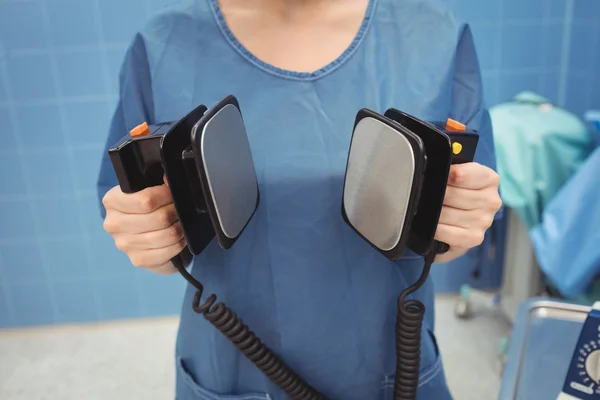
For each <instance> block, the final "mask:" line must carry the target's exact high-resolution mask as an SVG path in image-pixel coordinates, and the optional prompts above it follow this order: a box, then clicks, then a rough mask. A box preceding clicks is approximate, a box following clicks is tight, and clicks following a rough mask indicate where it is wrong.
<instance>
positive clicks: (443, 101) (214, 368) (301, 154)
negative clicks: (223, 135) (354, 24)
mask: <svg viewBox="0 0 600 400" xmlns="http://www.w3.org/2000/svg"><path fill="white" fill-rule="evenodd" d="M415 15H419V18H414V16H415ZM411 16H412V17H411ZM427 22H430V23H431V25H427ZM424 23H425V25H423V24H424ZM457 36H458V28H457V26H456V25H455V24H454V23H453V21H452V20H451V19H450V18H449V17H448V16H447V15H445V14H444V11H443V10H441V9H437V8H435V7H434V6H431V5H429V4H427V3H423V2H420V1H419V2H417V1H406V2H399V4H398V5H394V7H393V8H392V1H391V0H379V1H377V2H372V3H371V4H370V6H369V9H368V11H367V14H366V18H365V20H364V21H363V24H362V26H361V29H360V32H359V33H358V35H357V36H356V38H355V40H354V42H353V43H352V44H351V45H350V47H349V48H348V49H347V50H346V51H345V53H344V54H343V55H341V56H340V57H339V58H338V59H336V60H335V61H333V62H332V63H330V64H329V65H327V66H326V67H324V68H323V69H321V70H319V71H317V72H315V73H313V74H308V73H292V72H289V71H284V70H280V69H277V68H274V67H272V66H270V65H267V64H265V63H262V62H261V61H260V60H258V59H256V58H255V57H254V56H252V55H251V54H249V53H248V52H247V51H246V50H245V49H244V48H243V47H242V46H241V45H240V44H239V43H238V42H237V41H236V40H235V39H234V38H233V35H232V34H231V32H230V31H229V30H228V28H227V26H226V24H225V22H224V19H223V17H222V15H221V14H220V11H219V9H218V6H217V4H216V1H215V0H209V1H204V0H202V1H199V0H198V1H190V2H187V3H185V4H181V5H178V6H175V7H174V8H173V9H172V10H170V11H168V12H167V11H165V12H164V13H162V14H161V15H160V16H159V17H157V18H156V19H155V21H154V24H153V25H150V28H149V29H148V30H147V31H146V32H145V41H146V47H147V52H148V59H149V61H150V66H151V75H152V83H153V96H154V110H155V115H156V120H157V121H165V120H173V119H176V118H179V117H181V116H182V115H184V114H185V113H187V112H188V111H189V110H191V109H192V108H194V107H196V106H197V105H198V104H205V105H207V106H208V107H211V106H213V105H214V104H215V103H217V102H218V101H219V100H220V99H222V98H223V97H225V96H226V95H229V94H233V95H235V96H236V97H237V99H238V100H239V103H240V106H241V111H242V115H243V118H244V121H245V124H246V129H247V133H248V136H249V140H250V146H251V150H252V154H253V158H254V162H255V167H256V171H257V175H258V181H259V190H260V199H261V202H260V205H259V207H258V210H257V212H256V214H255V216H254V218H253V219H252V221H251V222H250V224H249V225H248V227H247V228H246V230H245V231H244V233H243V234H242V235H241V237H240V238H239V240H238V241H237V242H236V244H235V245H234V247H233V248H232V249H230V250H222V249H221V248H219V247H218V245H217V244H216V243H215V242H214V241H213V243H211V245H210V246H209V247H208V248H207V249H206V250H205V251H204V252H203V253H202V254H201V255H199V256H197V257H196V259H195V262H194V267H193V275H194V276H195V277H196V278H198V279H199V280H200V281H201V282H203V284H204V285H205V292H206V293H215V294H216V295H217V296H218V299H219V300H220V301H223V302H224V303H225V304H227V305H228V306H229V307H231V308H232V309H233V310H234V311H235V312H236V313H237V314H238V315H239V316H240V317H241V318H242V319H243V320H244V322H245V323H247V324H248V325H249V326H250V328H251V329H252V330H253V331H254V332H255V333H257V334H258V336H259V337H260V338H261V339H262V340H263V341H264V342H265V343H266V344H267V345H268V346H269V347H270V348H271V349H272V350H274V351H275V352H276V353H277V354H279V355H280V356H281V357H282V358H283V359H284V360H285V362H286V364H288V365H289V366H290V367H292V368H293V369H294V370H296V372H298V373H299V374H300V375H301V376H302V377H303V378H304V379H306V380H307V381H308V382H310V383H311V384H312V385H313V386H315V387H316V388H318V389H319V390H321V391H322V392H323V393H324V394H325V395H326V396H328V397H329V398H332V399H343V400H353V399H356V400H365V399H378V398H382V399H383V398H385V397H383V396H391V386H392V385H393V383H392V380H393V374H394V370H395V346H394V324H395V317H396V298H397V296H398V294H399V293H400V291H401V290H402V289H403V288H405V287H406V286H407V285H409V284H410V283H412V282H413V281H415V280H416V279H417V277H418V275H419V273H420V272H421V268H422V259H420V258H417V257H415V256H414V254H411V253H409V252H407V253H406V257H405V259H403V260H401V261H399V262H394V261H390V260H388V259H386V258H385V257H383V256H382V255H380V254H379V253H378V252H376V251H375V250H373V249H372V248H371V247H370V246H369V245H368V244H367V243H366V242H364V241H363V240H361V239H360V238H359V237H358V236H357V235H356V234H355V233H354V232H353V231H352V230H351V228H350V227H348V226H347V225H346V224H345V223H344V222H343V220H342V216H341V195H342V184H343V178H344V171H345V166H346V158H347V155H348V149H349V144H350V138H351V134H352V127H353V123H354V118H355V116H356V113H357V112H358V110H359V109H360V108H363V107H365V108H370V109H372V110H374V111H377V112H384V111H385V110H386V109H387V108H389V107H395V108H398V109H401V110H403V111H406V112H409V113H412V114H414V115H417V116H419V117H421V118H424V119H431V120H444V119H445V118H447V117H448V114H449V112H450V99H451V91H450V87H451V80H452V64H453V57H454V50H455V46H456V40H457ZM430 43H436V46H435V49H436V51H429V50H428V48H427V46H428V44H430ZM174 81H175V82H176V83H177V84H176V85H174V84H173V82H174ZM192 296H193V290H191V288H189V289H188V291H187V293H186V296H185V299H184V304H183V312H182V320H181V327H180V332H179V338H178V344H177V356H178V361H177V362H178V368H179V371H178V373H179V375H178V398H180V399H183V400H187V399H188V398H189V399H192V398H199V399H203V398H206V399H218V398H221V397H218V396H217V395H216V393H221V394H223V393H225V394H237V395H240V396H241V397H239V398H244V399H247V398H266V397H265V395H259V396H258V397H248V396H245V395H247V394H248V393H268V394H269V396H270V398H273V399H282V398H284V397H282V394H281V392H280V391H279V390H278V388H276V387H274V385H273V384H272V383H271V382H270V381H269V380H268V379H267V378H266V377H265V376H264V375H263V374H262V372H260V371H259V370H258V369H257V368H256V367H255V366H254V365H252V364H251V362H250V361H248V360H246V359H245V358H244V357H243V355H242V354H241V353H239V351H238V350H237V349H235V348H234V347H233V346H232V345H231V344H230V343H229V342H228V341H227V339H225V338H224V337H222V335H221V334H220V333H219V332H218V331H216V330H215V328H214V327H213V326H211V325H210V324H209V323H208V322H206V321H205V320H204V319H203V318H202V316H200V315H197V314H195V313H194V312H193V311H192V310H191V301H192ZM416 297H417V298H419V299H421V300H422V301H423V302H425V304H426V306H427V310H428V311H427V317H426V321H425V326H424V330H423V331H424V338H423V350H422V363H421V368H422V376H421V382H422V383H424V382H425V383H426V382H427V380H428V379H429V380H431V379H432V378H433V377H434V375H436V374H438V373H439V374H441V372H440V370H441V366H440V361H439V358H438V355H437V349H436V346H435V343H434V340H433V338H432V336H431V332H432V331H433V290H432V287H431V283H430V282H428V283H427V284H426V285H425V286H424V287H423V288H422V289H421V290H420V291H419V292H418V293H417V294H416ZM442 378H443V377H442ZM429 385H434V386H435V385H438V386H439V389H437V390H440V392H429V393H438V394H441V393H444V394H445V393H446V392H445V389H443V380H438V381H431V382H430V383H429ZM422 390H428V389H426V388H424V389H422ZM431 390H433V389H431ZM442 391H443V392H442ZM193 396H195V397H193ZM428 397H430V396H429V395H428ZM223 398H237V397H223ZM437 398H443V397H439V396H438V397H437Z"/></svg>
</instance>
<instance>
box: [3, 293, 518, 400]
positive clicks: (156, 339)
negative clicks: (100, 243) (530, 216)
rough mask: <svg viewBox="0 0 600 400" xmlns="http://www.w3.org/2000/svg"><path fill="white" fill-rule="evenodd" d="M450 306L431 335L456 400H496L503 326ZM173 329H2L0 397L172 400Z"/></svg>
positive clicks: (489, 316) (134, 325)
mask: <svg viewBox="0 0 600 400" xmlns="http://www.w3.org/2000/svg"><path fill="white" fill-rule="evenodd" d="M454 303H455V298H454V297H453V296H440V297H438V298H437V301H436V313H437V314H436V318H437V324H438V325H437V336H438V340H439V344H440V347H441V350H442V355H443V358H444V363H445V367H446V374H447V377H448V381H449V384H450V386H451V389H452V391H453V394H454V397H455V398H456V399H457V400H482V399H495V398H496V397H497V393H498V390H499V387H500V376H499V370H498V368H497V363H496V361H497V358H496V346H497V343H498V339H499V338H500V337H502V336H503V335H506V334H507V333H508V332H509V326H508V324H507V323H506V322H505V321H504V320H502V319H501V318H499V316H498V314H495V313H493V312H490V311H486V310H481V309H479V310H476V316H475V317H474V318H473V319H470V320H464V321H462V320H458V319H456V318H455V317H454V313H453V308H454ZM176 330H177V319H176V318H159V319H151V320H138V321H125V322H115V323H104V324H101V325H94V326H89V325H88V326H65V327H51V328H43V329H31V330H15V331H0V399H3V400H23V399H27V400H75V399H77V400H82V399H85V400H100V399H101V400H106V399H110V400H121V399H123V400H125V399H127V400H131V399H136V400H137V399H145V400H154V399H157V400H158V399H160V400H166V399H173V398H174V394H173V386H174V372H173V368H172V365H173V352H174V345H175V334H176ZM475 376H477V378H476V379H475ZM128 377H133V378H128ZM141 382H143V384H140V383H141Z"/></svg>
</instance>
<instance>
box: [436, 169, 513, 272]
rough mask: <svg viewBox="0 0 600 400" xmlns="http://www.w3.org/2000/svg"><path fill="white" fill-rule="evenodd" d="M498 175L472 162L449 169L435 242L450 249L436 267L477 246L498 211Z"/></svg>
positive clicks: (438, 257) (500, 204)
mask: <svg viewBox="0 0 600 400" xmlns="http://www.w3.org/2000/svg"><path fill="white" fill-rule="evenodd" d="M499 184H500V178H499V176H498V174H497V173H496V172H495V171H494V170H492V169H490V168H488V167H486V166H484V165H481V164H478V163H475V162H471V163H466V164H455V165H452V166H451V167H450V176H449V178H448V186H447V187H446V196H445V197H444V206H443V207H442V213H441V215H440V221H439V224H438V228H437V231H436V234H435V239H436V240H439V241H441V242H444V243H447V244H448V245H450V250H448V252H447V253H444V254H440V255H438V256H437V257H436V260H435V262H436V263H444V262H448V261H452V260H454V259H455V258H458V257H460V256H462V255H463V254H465V253H466V252H467V251H468V250H469V249H471V248H473V247H476V246H479V245H480V244H481V243H482V242H483V239H484V237H485V232H486V231H487V230H488V228H489V227H490V226H491V225H492V222H493V221H494V216H495V215H496V213H497V212H498V210H500V207H502V200H501V199H500V195H499V191H498V187H499Z"/></svg>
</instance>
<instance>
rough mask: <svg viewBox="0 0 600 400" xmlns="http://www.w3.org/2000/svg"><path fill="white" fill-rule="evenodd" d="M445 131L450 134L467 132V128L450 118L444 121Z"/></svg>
mask: <svg viewBox="0 0 600 400" xmlns="http://www.w3.org/2000/svg"><path fill="white" fill-rule="evenodd" d="M446 130H449V131H451V132H464V131H465V130H467V126H466V125H465V124H462V123H460V122H458V121H455V120H453V119H452V118H448V120H447V121H446Z"/></svg>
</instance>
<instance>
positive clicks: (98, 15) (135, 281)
mask: <svg viewBox="0 0 600 400" xmlns="http://www.w3.org/2000/svg"><path fill="white" fill-rule="evenodd" d="M93 8H94V21H95V24H96V33H97V35H98V39H99V41H100V42H101V43H104V31H103V30H102V21H103V20H102V14H101V12H100V5H99V0H94V2H93ZM127 47H129V44H128V46H127ZM101 56H102V75H103V79H104V93H105V94H106V96H109V93H110V89H109V87H110V77H109V76H108V70H109V68H108V64H107V62H106V51H105V50H101ZM118 98H119V96H118V92H117V101H118ZM106 107H107V108H108V112H109V115H111V116H112V114H113V113H114V112H115V111H114V106H113V105H109V104H108V103H107V104H106ZM90 245H91V244H90ZM133 285H134V287H135V289H136V297H137V300H138V307H139V308H138V310H137V311H138V313H141V314H142V315H147V314H148V311H147V310H146V306H145V303H144V301H143V296H142V290H141V289H142V288H141V282H140V279H139V277H138V274H134V275H133ZM98 300H99V295H98ZM100 306H101V304H100ZM99 311H102V314H101V315H103V314H104V310H103V309H102V308H99Z"/></svg>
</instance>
